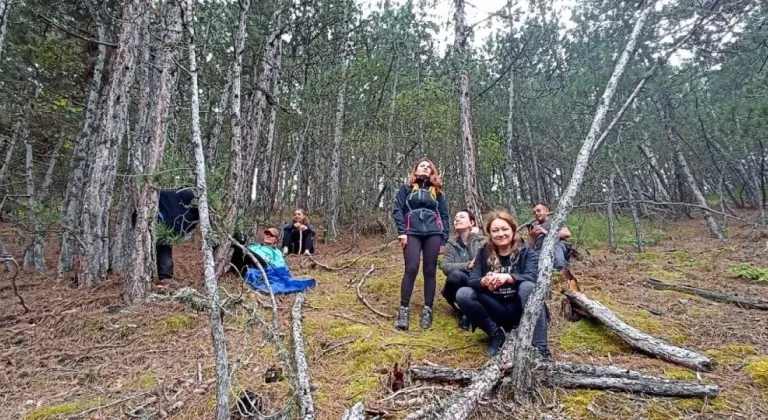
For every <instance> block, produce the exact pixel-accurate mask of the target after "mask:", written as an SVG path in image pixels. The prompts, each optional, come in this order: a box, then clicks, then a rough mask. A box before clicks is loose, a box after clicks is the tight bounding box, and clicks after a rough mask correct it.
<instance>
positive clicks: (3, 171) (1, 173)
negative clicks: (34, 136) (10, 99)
mask: <svg viewBox="0 0 768 420" xmlns="http://www.w3.org/2000/svg"><path fill="white" fill-rule="evenodd" d="M21 124H22V118H21V116H18V119H17V120H16V123H15V124H14V125H13V134H12V135H11V139H10V141H9V144H8V148H7V149H5V159H3V166H2V167H1V168H0V185H2V184H4V183H5V178H6V176H7V175H8V168H9V166H10V164H11V159H13V152H14V149H16V143H17V142H18V141H19V132H20V131H21Z"/></svg>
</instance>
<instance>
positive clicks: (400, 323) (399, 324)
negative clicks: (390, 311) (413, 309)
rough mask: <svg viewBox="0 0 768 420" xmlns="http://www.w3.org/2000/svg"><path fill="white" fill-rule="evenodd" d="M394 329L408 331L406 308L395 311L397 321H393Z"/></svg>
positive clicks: (402, 307)
mask: <svg viewBox="0 0 768 420" xmlns="http://www.w3.org/2000/svg"><path fill="white" fill-rule="evenodd" d="M395 329H398V330H402V331H408V307H407V306H401V307H400V310H399V311H397V319H396V320H395Z"/></svg>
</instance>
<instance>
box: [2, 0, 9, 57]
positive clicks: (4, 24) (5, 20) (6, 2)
mask: <svg viewBox="0 0 768 420" xmlns="http://www.w3.org/2000/svg"><path fill="white" fill-rule="evenodd" d="M10 9H11V1H10V0H0V59H2V58H3V45H5V32H6V28H7V27H8V25H7V24H8V14H9V13H8V12H10Z"/></svg>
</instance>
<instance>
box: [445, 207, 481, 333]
mask: <svg viewBox="0 0 768 420" xmlns="http://www.w3.org/2000/svg"><path fill="white" fill-rule="evenodd" d="M453 230H454V231H455V232H456V237H455V238H451V239H449V240H448V243H447V244H446V245H445V255H443V261H442V263H441V264H440V269H442V270H443V273H444V274H445V287H444V288H443V292H442V293H443V297H444V298H445V300H446V301H448V304H449V305H451V307H453V308H454V309H456V312H457V313H456V315H457V316H458V318H459V327H460V328H461V329H463V330H469V318H467V316H466V315H464V314H463V313H462V312H461V310H460V309H459V308H458V307H457V306H456V292H458V291H459V289H461V288H462V287H466V286H469V272H470V271H472V268H474V266H475V256H476V255H477V252H478V250H479V249H480V248H482V247H484V246H485V236H483V235H482V234H481V233H480V230H479V229H478V228H477V221H476V219H475V215H474V214H472V213H471V212H470V211H469V210H462V211H460V212H458V213H456V216H455V217H454V218H453Z"/></svg>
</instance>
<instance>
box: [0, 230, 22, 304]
mask: <svg viewBox="0 0 768 420" xmlns="http://www.w3.org/2000/svg"><path fill="white" fill-rule="evenodd" d="M0 247H2V250H3V252H4V253H5V254H6V255H2V256H0V260H2V261H3V262H4V263H5V266H6V268H8V271H11V270H10V265H11V264H10V263H13V266H14V267H15V270H14V271H13V275H12V276H11V286H12V287H13V294H14V295H16V297H17V298H18V299H19V303H20V304H21V307H22V308H24V313H25V314H27V313H29V308H28V307H27V304H26V303H24V298H23V297H21V294H19V289H18V287H16V276H18V275H19V263H17V262H16V259H15V258H13V255H11V254H10V253H9V252H7V248H6V247H5V243H3V242H2V239H0Z"/></svg>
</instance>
